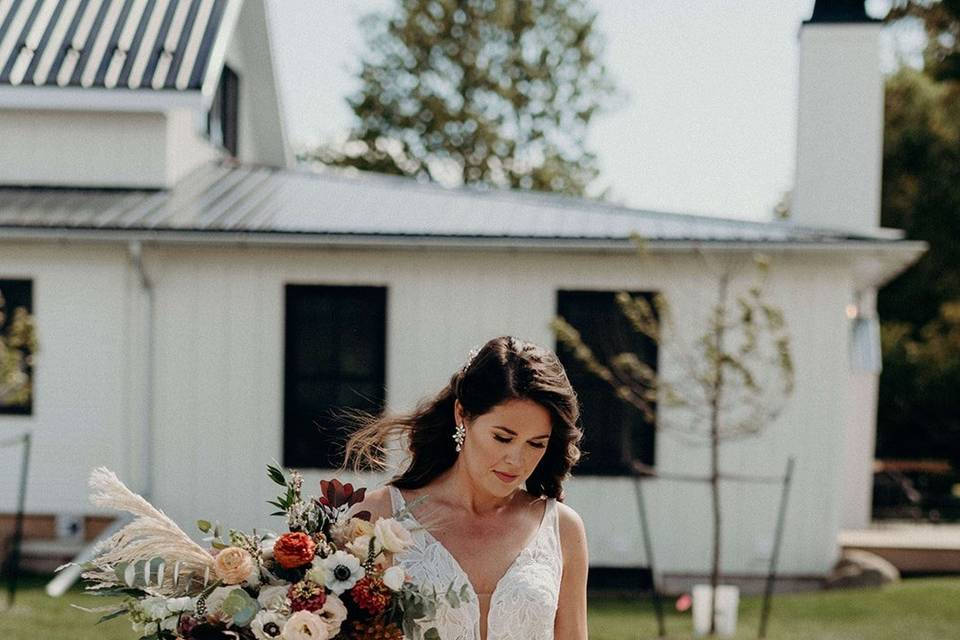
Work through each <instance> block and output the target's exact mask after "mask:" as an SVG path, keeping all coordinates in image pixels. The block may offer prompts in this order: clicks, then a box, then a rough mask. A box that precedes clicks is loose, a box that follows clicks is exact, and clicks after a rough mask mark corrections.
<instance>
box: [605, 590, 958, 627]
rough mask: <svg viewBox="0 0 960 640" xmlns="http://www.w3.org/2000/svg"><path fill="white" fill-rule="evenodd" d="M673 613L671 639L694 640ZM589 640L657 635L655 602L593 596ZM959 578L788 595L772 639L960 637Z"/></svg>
mask: <svg viewBox="0 0 960 640" xmlns="http://www.w3.org/2000/svg"><path fill="white" fill-rule="evenodd" d="M664 606H665V609H666V610H667V620H666V627H667V634H668V635H667V637H668V638H670V640H679V639H680V638H690V637H691V636H692V630H693V623H692V620H691V615H690V613H689V612H687V613H683V614H681V613H677V612H676V611H675V610H674V609H673V602H672V601H666V602H664ZM761 606H762V599H761V598H760V597H746V598H743V599H742V600H741V604H740V611H739V622H738V625H737V631H738V633H737V635H736V639H737V640H746V639H748V638H756V637H757V630H758V627H759V623H760V609H761ZM589 616H590V640H628V639H629V640H640V639H641V638H656V637H657V623H656V618H655V616H654V612H653V606H652V604H651V603H650V602H648V601H644V602H641V603H637V602H635V601H628V600H622V599H621V600H614V599H593V600H591V601H590V612H589ZM958 620H960V578H958V577H950V578H922V579H919V578H918V579H910V580H906V581H903V582H901V583H899V584H895V585H888V586H886V587H884V588H882V589H869V590H852V591H822V592H810V593H798V594H783V595H778V596H776V597H775V598H774V600H773V604H772V609H771V613H770V620H769V622H768V625H767V638H768V639H769V640H902V639H903V638H909V639H910V640H934V639H936V640H941V639H943V638H954V637H958V635H957V634H958V626H957V621H958Z"/></svg>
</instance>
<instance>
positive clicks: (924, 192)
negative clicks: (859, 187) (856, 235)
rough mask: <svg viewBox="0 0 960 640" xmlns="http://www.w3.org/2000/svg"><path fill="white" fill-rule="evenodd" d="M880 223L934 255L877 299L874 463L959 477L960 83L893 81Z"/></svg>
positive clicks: (912, 77) (899, 77) (923, 78)
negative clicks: (925, 461)
mask: <svg viewBox="0 0 960 640" xmlns="http://www.w3.org/2000/svg"><path fill="white" fill-rule="evenodd" d="M885 117H886V126H885V137H884V172H883V200H882V222H883V225H884V226H887V227H895V228H900V229H904V230H906V233H907V236H908V237H909V238H911V239H915V240H924V241H926V242H927V243H928V244H929V246H930V249H929V251H928V252H927V253H926V254H925V255H924V256H923V257H922V258H921V259H920V260H919V261H918V262H917V264H915V265H914V266H913V267H912V268H911V269H910V270H908V271H906V272H905V273H903V274H902V275H901V276H899V277H898V278H896V279H895V280H894V281H893V282H891V283H890V284H889V285H887V286H886V287H885V288H884V289H883V290H882V291H881V292H880V295H879V297H878V310H879V313H880V317H881V318H882V319H883V323H882V334H881V335H882V346H883V360H884V369H883V372H882V374H881V376H880V394H879V396H880V397H879V408H878V428H877V456H878V457H881V458H941V457H948V458H950V459H951V460H952V462H953V466H954V468H955V469H960V399H958V398H957V395H956V393H954V392H953V391H952V390H953V389H956V388H958V387H960V340H957V338H956V334H957V333H958V331H960V317H958V315H957V312H956V309H957V307H958V306H960V242H957V238H960V214H958V212H960V81H957V80H940V81H938V80H935V79H934V78H933V77H931V74H930V73H927V71H926V70H924V71H917V70H914V69H910V68H902V69H900V70H899V71H898V72H897V73H896V74H894V75H893V76H891V77H890V78H889V79H888V81H887V90H886V115H885Z"/></svg>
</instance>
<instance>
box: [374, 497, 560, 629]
mask: <svg viewBox="0 0 960 640" xmlns="http://www.w3.org/2000/svg"><path fill="white" fill-rule="evenodd" d="M389 487H390V490H391V491H394V492H396V494H397V497H399V498H400V508H401V509H404V508H406V506H407V500H406V498H404V497H403V494H402V493H401V492H400V489H398V488H396V487H394V486H393V485H389ZM544 502H545V504H544V506H543V515H542V516H541V517H540V524H539V525H538V526H537V530H536V531H535V532H534V534H533V536H532V537H531V538H530V539H529V540H528V541H527V543H526V544H525V545H523V548H522V549H520V551H519V552H518V553H517V555H516V556H515V557H514V558H513V562H511V563H510V564H509V565H508V566H507V569H506V570H505V571H504V572H503V574H502V575H501V576H500V578H499V579H498V580H497V582H496V584H494V585H493V591H491V592H490V606H489V607H488V608H487V634H488V635H489V633H490V613H491V612H492V611H493V599H494V596H496V595H497V590H498V589H499V588H500V585H501V584H503V580H504V578H506V577H507V576H508V575H510V572H511V571H512V570H513V568H514V567H515V566H516V564H517V562H518V561H519V560H520V558H521V557H523V554H525V553H526V552H527V550H528V549H530V548H531V547H532V546H533V545H534V543H535V542H536V541H537V540H539V539H540V536H541V534H542V533H543V528H544V526H545V525H546V523H547V516H548V515H549V509H550V499H549V498H548V499H546V500H545V501H544ZM407 517H408V518H409V519H410V520H412V521H413V522H414V523H415V524H416V526H417V527H419V528H420V529H421V530H422V531H423V533H424V535H425V536H429V537H430V540H431V541H433V542H434V543H436V545H437V546H438V547H440V548H441V549H442V550H443V552H444V553H445V554H446V555H447V557H448V558H449V559H450V561H451V562H453V565H454V567H455V568H456V570H457V571H459V572H460V575H461V576H463V579H464V580H465V581H466V583H467V586H468V587H470V592H471V593H472V594H473V595H474V597H476V598H477V614H478V615H479V613H480V596H479V595H478V594H477V590H476V588H475V587H474V586H473V581H472V580H471V579H470V575H469V574H468V573H467V572H466V571H465V570H464V568H463V565H461V564H460V561H459V560H457V558H456V556H454V555H453V554H452V553H451V552H450V550H449V549H447V547H446V545H444V544H443V543H442V542H440V541H439V540H438V539H437V538H436V536H434V535H433V534H432V533H430V531H429V529H427V528H426V527H425V526H423V525H422V524H421V523H420V521H419V520H417V518H416V516H414V515H413V512H412V511H410V510H407ZM477 624H478V625H479V624H480V621H479V619H478V620H477Z"/></svg>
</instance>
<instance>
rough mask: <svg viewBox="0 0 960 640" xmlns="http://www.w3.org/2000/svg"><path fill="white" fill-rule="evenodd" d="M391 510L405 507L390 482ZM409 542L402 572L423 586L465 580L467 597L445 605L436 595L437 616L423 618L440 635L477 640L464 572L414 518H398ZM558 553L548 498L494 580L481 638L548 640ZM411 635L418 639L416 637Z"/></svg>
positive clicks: (476, 618) (476, 615) (553, 508)
mask: <svg viewBox="0 0 960 640" xmlns="http://www.w3.org/2000/svg"><path fill="white" fill-rule="evenodd" d="M390 500H391V503H392V505H393V510H394V511H397V510H398V509H402V508H403V507H404V506H405V502H404V500H403V496H402V495H401V494H400V491H399V490H398V489H397V488H396V487H393V486H390ZM402 522H403V523H404V524H405V526H407V528H408V529H410V532H411V534H412V536H413V540H414V544H413V546H412V547H411V548H410V549H408V550H407V551H406V552H405V553H403V554H401V555H400V556H398V557H397V562H398V563H399V565H400V566H401V567H403V569H404V571H406V572H407V573H408V574H410V575H411V576H413V578H414V580H416V581H417V582H418V583H420V584H421V585H423V586H432V587H435V588H436V589H437V591H438V592H440V593H443V592H445V591H446V590H447V588H448V587H449V586H450V585H451V584H453V586H454V588H455V589H457V590H459V589H460V588H461V587H463V586H464V585H466V587H467V591H468V592H469V593H470V595H471V600H470V602H465V603H461V605H460V606H459V607H457V608H453V607H450V606H448V605H447V604H446V602H445V601H444V600H443V599H442V598H441V603H440V606H439V607H438V610H437V617H436V618H435V619H434V620H432V621H430V622H429V623H425V624H424V626H423V629H422V630H425V629H427V628H429V627H431V626H433V627H436V628H437V631H439V632H440V637H441V638H442V640H481V638H480V603H479V601H478V599H477V596H476V593H475V592H474V590H473V586H472V585H471V584H470V581H469V579H468V578H467V575H466V573H464V571H463V569H462V568H461V567H460V565H459V564H458V563H457V561H456V559H455V558H454V557H453V555H452V554H451V553H450V552H449V551H447V549H446V548H445V547H444V546H443V545H442V544H440V542H439V541H438V540H437V539H436V538H434V537H433V536H432V535H430V532H429V531H427V530H426V529H424V528H423V527H422V526H421V525H420V524H419V523H418V522H417V521H416V520H415V519H413V518H407V519H405V520H403V521H402ZM562 574H563V558H562V554H561V549H560V530H559V519H558V517H557V504H556V500H554V499H552V498H551V499H549V500H547V505H546V509H545V511H544V514H543V520H542V522H541V523H540V527H539V529H538V530H537V532H536V534H535V535H534V538H533V540H531V541H530V542H529V543H528V544H527V546H526V547H524V548H523V550H522V551H521V552H520V553H519V554H518V555H517V557H516V559H515V560H514V561H513V564H511V565H510V567H509V568H508V569H507V571H506V573H504V574H503V577H501V578H500V581H499V582H498V583H497V585H496V588H495V589H494V591H493V595H492V596H491V598H490V612H489V614H488V615H487V637H486V639H485V640H553V625H554V618H555V616H556V612H557V602H558V600H559V597H560V578H561V577H562ZM413 640H419V638H415V639H413Z"/></svg>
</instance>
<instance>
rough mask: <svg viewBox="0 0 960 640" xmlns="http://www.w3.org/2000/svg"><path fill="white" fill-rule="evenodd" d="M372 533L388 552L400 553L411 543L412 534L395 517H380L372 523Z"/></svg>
mask: <svg viewBox="0 0 960 640" xmlns="http://www.w3.org/2000/svg"><path fill="white" fill-rule="evenodd" d="M373 535H374V536H376V538H377V540H378V541H379V542H380V544H381V545H383V548H384V549H386V550H387V551H389V552H390V553H402V552H403V551H406V549H407V548H408V547H410V546H411V545H412V544H413V536H411V535H410V532H409V531H407V528H406V527H404V526H403V525H402V524H400V523H399V522H397V521H396V519H395V518H380V519H379V520H377V522H376V524H374V525H373Z"/></svg>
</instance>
